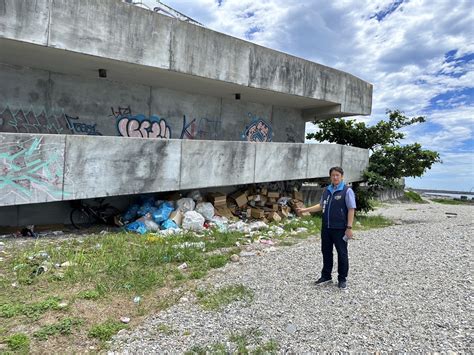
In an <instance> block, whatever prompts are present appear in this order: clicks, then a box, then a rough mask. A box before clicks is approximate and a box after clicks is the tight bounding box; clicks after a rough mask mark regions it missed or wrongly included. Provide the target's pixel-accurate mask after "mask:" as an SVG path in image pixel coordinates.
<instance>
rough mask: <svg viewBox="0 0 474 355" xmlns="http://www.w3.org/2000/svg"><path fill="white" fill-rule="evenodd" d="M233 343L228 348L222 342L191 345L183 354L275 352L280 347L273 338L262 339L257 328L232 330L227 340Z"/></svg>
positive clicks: (243, 354)
mask: <svg viewBox="0 0 474 355" xmlns="http://www.w3.org/2000/svg"><path fill="white" fill-rule="evenodd" d="M229 343H233V344H234V346H233V348H232V349H228V348H227V347H226V345H225V344H224V343H214V344H210V345H205V346H202V345H201V346H193V347H192V348H191V349H190V350H189V351H186V352H185V354H188V355H191V354H197V355H205V354H219V355H224V354H240V355H246V354H255V355H257V354H258V355H263V354H277V353H278V350H279V349H280V345H279V344H278V342H277V341H275V340H269V341H267V342H263V341H262V332H261V331H259V330H258V329H253V328H252V329H247V330H244V331H240V332H233V333H231V334H230V335H229V337H228V342H227V344H229Z"/></svg>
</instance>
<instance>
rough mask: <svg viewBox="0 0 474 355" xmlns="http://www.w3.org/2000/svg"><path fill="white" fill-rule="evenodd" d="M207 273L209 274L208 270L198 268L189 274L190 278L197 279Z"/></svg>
mask: <svg viewBox="0 0 474 355" xmlns="http://www.w3.org/2000/svg"><path fill="white" fill-rule="evenodd" d="M206 275H207V270H202V269H197V270H193V271H191V273H190V274H189V278H190V279H191V280H197V279H202V278H203V277H204V276H206Z"/></svg>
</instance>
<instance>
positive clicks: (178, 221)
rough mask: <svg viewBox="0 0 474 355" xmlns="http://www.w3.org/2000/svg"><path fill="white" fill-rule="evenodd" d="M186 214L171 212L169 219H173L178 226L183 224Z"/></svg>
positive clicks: (177, 211) (179, 211)
mask: <svg viewBox="0 0 474 355" xmlns="http://www.w3.org/2000/svg"><path fill="white" fill-rule="evenodd" d="M183 218H184V213H183V212H182V211H181V210H176V211H173V212H171V214H170V217H169V219H171V220H172V221H173V222H174V223H176V224H177V225H178V226H181V225H182V224H183Z"/></svg>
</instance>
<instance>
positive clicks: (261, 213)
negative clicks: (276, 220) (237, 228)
mask: <svg viewBox="0 0 474 355" xmlns="http://www.w3.org/2000/svg"><path fill="white" fill-rule="evenodd" d="M251 215H252V218H263V217H265V211H264V210H261V209H259V208H252V210H251Z"/></svg>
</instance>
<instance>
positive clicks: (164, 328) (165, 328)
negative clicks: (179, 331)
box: [157, 324, 176, 335]
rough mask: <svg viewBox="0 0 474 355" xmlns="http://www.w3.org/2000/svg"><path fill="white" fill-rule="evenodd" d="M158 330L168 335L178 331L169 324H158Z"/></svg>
mask: <svg viewBox="0 0 474 355" xmlns="http://www.w3.org/2000/svg"><path fill="white" fill-rule="evenodd" d="M157 329H158V331H159V332H160V333H163V334H166V335H171V334H173V333H175V332H176V331H175V330H174V329H173V328H172V327H171V326H169V325H168V324H160V325H158V327H157Z"/></svg>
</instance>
